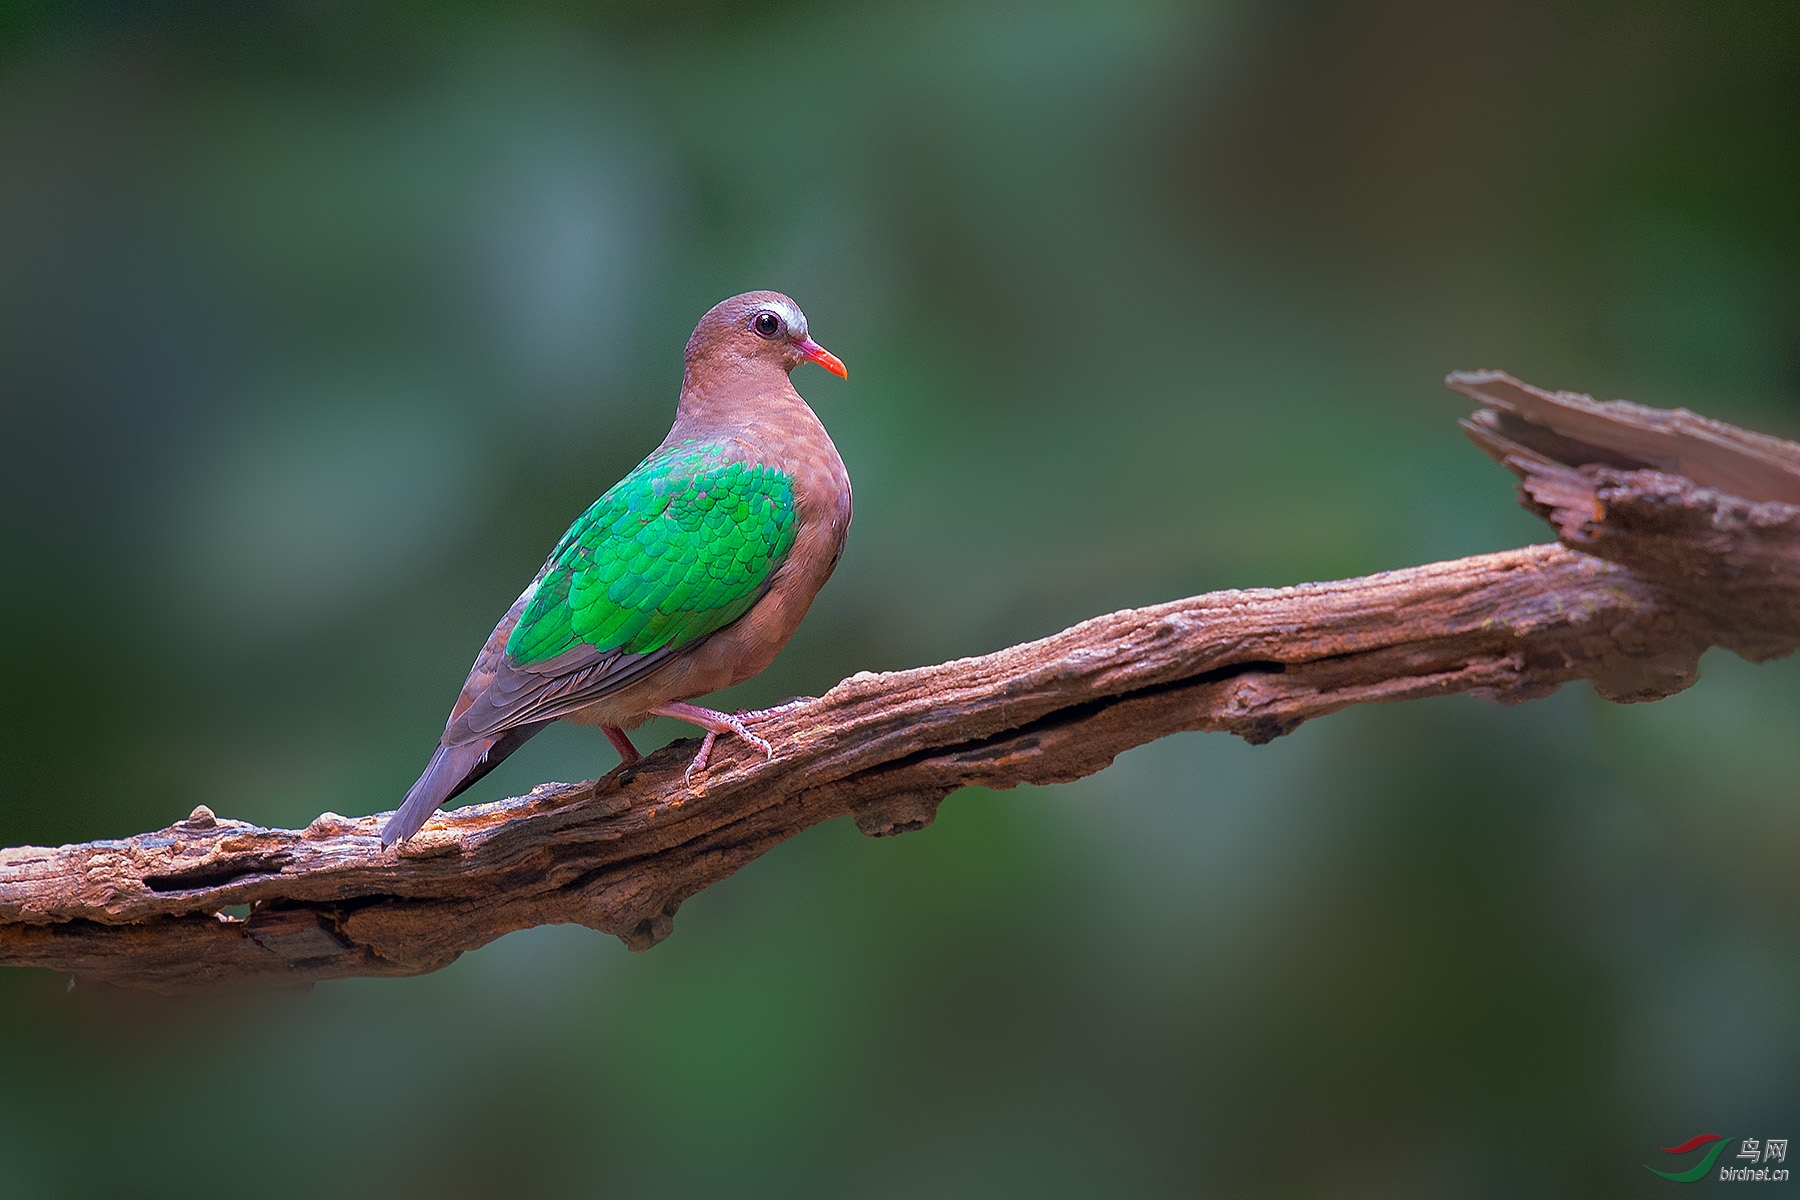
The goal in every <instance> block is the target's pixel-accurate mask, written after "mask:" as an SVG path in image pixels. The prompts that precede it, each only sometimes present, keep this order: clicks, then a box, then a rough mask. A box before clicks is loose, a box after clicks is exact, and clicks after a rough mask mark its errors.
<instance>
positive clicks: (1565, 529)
mask: <svg viewBox="0 0 1800 1200" xmlns="http://www.w3.org/2000/svg"><path fill="white" fill-rule="evenodd" d="M1450 382H1451V385H1452V386H1453V387H1455V388H1457V389H1458V390H1460V391H1463V392H1465V393H1466V394H1468V395H1470V396H1472V397H1473V398H1475V399H1476V400H1477V401H1479V402H1480V403H1482V404H1483V405H1485V406H1487V407H1486V408H1484V410H1483V411H1482V412H1480V413H1478V414H1477V415H1476V416H1475V417H1474V418H1472V419H1471V420H1470V421H1468V422H1465V424H1466V425H1468V427H1469V429H1470V433H1471V436H1473V437H1474V438H1475V439H1476V441H1477V442H1478V443H1479V444H1480V445H1482V447H1483V448H1484V449H1486V450H1487V451H1488V452H1489V453H1490V454H1493V455H1494V456H1495V457H1497V458H1499V459H1500V460H1501V461H1502V462H1504V463H1505V464H1506V465H1507V466H1509V467H1510V468H1512V469H1513V470H1514V471H1515V472H1516V473H1518V474H1519V475H1520V476H1521V478H1522V481H1523V482H1522V483H1521V485H1520V489H1521V494H1522V496H1523V498H1524V501H1525V503H1526V505H1527V507H1529V508H1531V509H1533V511H1536V512H1539V513H1541V514H1542V515H1544V516H1546V517H1547V518H1548V519H1550V520H1551V521H1552V523H1553V524H1555V525H1556V527H1557V529H1558V531H1559V534H1560V536H1561V537H1562V539H1563V541H1564V542H1565V545H1562V546H1555V545H1550V546H1532V547H1528V548H1526V549H1522V550H1512V551H1506V552H1503V553H1499V554H1486V555H1478V556H1476V557H1473V558H1465V559H1458V560H1456V561H1453V562H1444V563H1434V564H1431V565H1428V566H1422V567H1415V568H1412V569H1409V570H1403V571H1392V572H1386V573H1383V574H1379V575H1371V576H1367V577H1365V578H1361V579H1349V580H1342V581H1338V582H1333V583H1316V584H1304V585H1301V586H1299V587H1292V588H1280V589H1266V590H1254V591H1226V592H1214V593H1210V594H1208V595H1204V596H1196V597H1192V598H1190V599H1186V600H1177V601H1174V602H1172V603H1168V604H1161V605H1156V606H1153V607H1150V608H1143V609H1131V610H1126V611H1123V612H1116V613H1111V614H1109V615H1107V616H1102V617H1096V618H1094V619H1093V620H1090V621H1085V622H1083V623H1082V624H1080V625H1076V626H1074V627H1073V628H1070V629H1067V630H1064V631H1063V632H1061V633H1059V634H1056V635H1054V636H1053V637H1048V638H1044V639H1042V640H1041V641H1035V642H1028V643H1025V644H1022V645H1018V646H1013V647H1010V648H1008V649H1005V650H1001V651H998V652H996V653H994V654H988V655H984V656H982V657H979V658H968V659H959V660H957V661H955V662H948V663H943V664H940V665H938V666H933V667H923V668H919V669H917V670H911V671H898V672H891V673H887V674H879V675H876V674H869V673H863V674H859V675H856V676H853V677H852V678H850V679H847V680H845V681H844V682H842V683H840V684H839V685H838V686H837V687H835V688H833V689H832V690H831V691H830V692H828V693H827V694H826V695H825V696H823V697H821V698H819V699H818V700H816V701H813V702H811V703H809V704H807V705H805V706H803V707H800V708H798V709H796V710H793V711H791V712H787V713H784V714H782V715H780V716H778V717H775V718H773V719H771V720H769V721H768V722H767V723H766V724H764V725H762V726H761V727H760V731H761V732H762V733H763V734H764V735H765V736H767V737H768V738H769V739H770V740H771V741H773V742H774V743H775V745H776V746H778V747H779V748H780V749H779V753H778V755H777V757H776V758H775V759H774V760H773V761H772V762H765V761H763V760H762V759H761V757H760V756H759V755H756V754H754V753H753V752H750V751H748V750H746V748H744V747H743V746H742V745H740V744H738V743H736V742H728V741H721V743H720V745H719V747H718V754H717V757H716V759H715V764H714V767H713V769H712V771H711V774H710V776H709V777H708V780H707V786H706V788H705V790H704V791H703V792H700V793H691V792H690V791H689V790H688V788H687V787H686V785H685V784H684V782H683V779H682V773H683V769H684V767H685V766H686V764H687V761H688V759H689V757H690V756H691V754H692V752H693V743H692V742H688V741H684V742H678V743H675V744H674V745H672V746H670V747H667V748H665V749H664V750H662V751H659V752H658V753H656V754H653V755H651V756H649V757H648V758H647V759H646V760H645V761H644V762H643V763H642V764H641V765H640V767H639V768H638V770H637V771H636V772H635V774H634V775H633V776H631V777H629V778H619V777H617V776H616V775H615V776H609V777H607V778H605V779H602V780H600V781H598V782H589V783H580V784H548V785H544V786H542V787H539V788H537V789H535V790H534V791H533V792H532V793H531V794H530V795H528V796H523V797H517V798H514V799H508V800H502V801H499V802H497V803H492V804H482V805H474V806H470V807H467V808H463V809H460V810H457V811H455V812H453V813H448V814H441V815H440V816H438V817H437V818H435V819H434V820H433V821H432V822H431V823H430V824H428V825H427V826H426V828H425V830H424V831H423V832H422V833H421V834H419V835H418V836H417V837H415V838H414V839H412V840H411V841H410V842H408V843H406V844H404V845H403V846H401V847H399V848H398V849H396V850H384V849H383V848H382V846H381V843H380V839H379V836H378V830H379V827H380V818H379V817H362V818H345V817H339V816H337V815H335V814H331V813H327V814H325V815H323V816H321V817H319V818H318V819H317V820H315V821H314V822H313V823H312V824H311V825H310V826H308V827H307V828H306V829H303V830H279V829H261V828H258V827H256V826H252V825H248V824H245V823H242V822H237V821H226V820H219V819H217V818H215V817H214V816H213V814H212V813H210V812H208V811H206V810H204V809H199V810H196V811H195V813H194V814H193V815H192V816H190V817H189V818H188V819H187V820H186V821H182V822H179V823H177V824H175V825H173V826H171V827H169V828H168V829H164V830H159V831H157V832H155V833H147V834H141V835H139V836H137V837H134V838H129V839H126V840H123V841H107V842H91V843H87V844H84V845H78V846H64V847H61V848H59V849H40V848H36V847H22V848H19V849H12V850H4V851H0V963H6V964H13V965H35V966H46V967H54V968H56V969H59V970H65V971H71V972H74V973H75V974H76V975H77V976H78V977H82V978H92V979H98V980H105V981H109V982H112V983H116V984H122V985H126V986H133V987H143V988H153V989H157V990H165V991H178V990H183V989H191V988H195V987H202V986H209V985H218V984H227V983H241V982H278V983H289V982H306V981H311V980H317V979H330V978H337V977H342V976H349V975H406V974H416V973H420V972H425V971H431V970H435V969H437V968H438V967H441V966H444V965H446V964H447V963H449V962H451V961H452V960H454V959H455V958H456V956H457V955H459V954H460V953H462V952H463V951H464V950H468V949H471V948H473V947H476V946H480V945H482V944H484V943H486V942H488V941H491V940H492V939H494V938H496V937H499V936H500V935H501V934H503V933H506V932H509V931H511V930H514V929H522V928H526V927H529V926H534V925H541V924H550V923H562V922H575V923H580V924H584V925H589V926H592V927H593V928H596V929H601V930H605V931H606V932H609V933H613V934H615V935H617V936H618V937H620V938H621V939H623V940H624V941H625V942H626V943H627V944H628V945H630V946H632V947H634V948H639V949H642V948H645V947H648V946H650V945H652V944H654V943H655V942H656V941H658V940H660V939H661V938H663V937H664V936H666V935H667V934H668V933H669V930H670V927H671V923H672V920H673V917H674V914H675V911H676V908H677V907H678V906H679V905H680V903H681V902H682V901H683V900H685V899H686V898H687V897H689V896H691V895H693V894H695V893H696V892H698V891H700V890H701V889H702V888H705V887H706V886H708V885H709V884H712V883H715V882H717V881H719V880H720V879H723V878H725V877H726V876H728V875H730V874H731V873H732V872H733V871H735V870H737V869H738V868H739V867H740V866H742V865H743V864H745V863H747V862H749V861H750V860H751V859H753V858H756V857H757V856H758V855H760V854H762V853H763V852H765V851H766V850H768V849H770V848H771V847H773V846H775V845H776V844H777V843H779V842H781V841H783V840H785V839H787V838H789V837H792V836H794V835H795V834H796V833H798V832H800V831H801V830H803V829H806V828H808V827H809V826H812V825H815V824H818V823H819V822H821V821H825V820H829V819H831V818H833V817H836V816H840V815H843V814H846V813H847V814H850V815H851V816H852V817H853V818H854V819H855V821H856V824H857V826H858V828H860V829H861V830H862V831H863V832H864V833H868V834H871V835H873V836H885V835H889V834H894V833H901V832H904V831H906V830H910V829H918V828H920V827H922V826H924V825H927V824H929V823H930V822H931V820H932V818H933V816H934V815H935V814H936V810H937V805H938V802H939V801H940V800H942V799H943V798H944V797H945V796H946V795H948V794H949V793H950V792H952V791H954V790H955V789H957V788H960V787H966V786H970V785H981V786H986V787H992V788H1008V787H1012V786H1014V785H1015V784H1019V783H1057V782H1064V781H1068V780H1072V779H1078V778H1081V777H1082V776H1085V775H1089V774H1092V773H1093V772H1095V771H1098V770H1100V769H1101V768H1103V767H1105V766H1106V765H1108V764H1109V763H1111V762H1112V760H1113V758H1114V757H1115V756H1117V755H1118V754H1120V753H1121V752H1123V751H1125V750H1128V749H1130V748H1132V747H1134V746H1139V745H1142V744H1144V743H1146V742H1149V741H1153V740H1155V739H1156V738H1160V737H1163V736H1165V735H1167V734H1170V733H1175V732H1178V731H1181V730H1190V729H1208V730H1224V731H1227V732H1231V733H1236V734H1238V735H1240V736H1242V737H1244V738H1247V739H1248V740H1250V741H1252V742H1266V741H1269V740H1270V739H1272V738H1275V737H1278V736H1279V735H1281V734H1283V733H1287V732H1289V731H1291V730H1293V729H1294V728H1296V727H1297V726H1299V725H1300V724H1301V723H1302V722H1304V721H1306V720H1308V719H1310V718H1313V717H1317V716H1323V715H1324V714H1326V713H1330V712H1334V711H1336V710H1337V709H1340V708H1343V707H1345V706H1347V705H1350V704H1364V703H1374V702H1379V701H1389V700H1405V699H1412V698H1414V697H1419V696H1436V695H1444V694H1448V693H1452V692H1472V693H1475V694H1477V695H1480V696H1484V697H1487V698H1490V699H1496V700H1500V701H1504V702H1511V701H1519V700H1526V699H1530V698H1533V697H1537V696H1542V695H1545V694H1547V693H1549V692H1551V691H1553V690H1555V689H1556V688H1557V687H1559V686H1560V685H1562V684H1563V683H1566V682H1568V681H1570V680H1576V679H1591V680H1593V681H1594V684H1595V686H1596V687H1597V688H1598V689H1599V691H1600V692H1601V694H1602V695H1605V696H1607V697H1609V698H1612V699H1615V700H1621V701H1630V700H1651V699H1656V698H1658V697H1661V696H1665V695H1668V694H1670V693H1672V692H1675V691H1679V690H1680V689H1682V688H1684V687H1686V686H1688V685H1689V684H1690V683H1692V682H1693V681H1694V679H1695V671H1696V662H1697V660H1698V657H1699V655H1700V654H1701V653H1702V652H1703V651H1704V650H1706V649H1707V648H1708V647H1709V646H1713V645H1722V646H1728V647H1730V648H1732V649H1734V650H1736V651H1737V652H1739V653H1740V654H1744V655H1746V656H1747V657H1750V658H1753V659H1763V658H1767V657H1770V656H1772V655H1776V654H1784V653H1788V652H1790V651H1791V650H1793V649H1794V648H1795V647H1796V645H1800V446H1795V445H1793V444H1792V443H1787V442H1782V441H1779V440H1777V439H1773V438H1765V437H1763V436H1762V435H1759V434H1750V433H1746V432H1744V431H1741V430H1734V429H1732V428H1731V427H1730V426H1722V425H1719V424H1718V423H1716V422H1707V421H1703V420H1702V419H1701V418H1697V417H1693V416H1692V414H1684V413H1680V412H1676V413H1667V412H1661V411H1659V410H1655V409H1644V408H1641V407H1639V406H1636V405H1621V404H1620V403H1619V402H1613V403H1612V404H1596V403H1595V402H1594V401H1591V400H1589V399H1587V398H1586V397H1578V396H1567V395H1550V394H1547V393H1542V392H1538V391H1536V390H1535V389H1531V388H1528V387H1526V386H1525V385H1522V384H1519V383H1517V382H1516V381H1514V380H1511V379H1510V378H1508V377H1506V376H1503V375H1498V374H1492V373H1484V374H1479V375H1475V374H1471V375H1458V376H1452V377H1451V381H1450ZM1674 470H1680V471H1682V472H1684V473H1685V472H1692V474H1680V475H1678V474H1674V473H1672V472H1673V471H1674ZM1720 484H1728V485H1729V486H1730V487H1732V488H1736V489H1740V490H1739V491H1736V492H1727V491H1724V490H1721V488H1720V487H1719V486H1718V485H1720ZM1570 547H1576V548H1575V549H1571V548H1570ZM244 904H248V905H250V906H252V907H251V911H250V913H249V916H248V917H247V918H246V919H239V918H235V917H232V916H228V915H224V913H223V910H224V909H225V908H227V907H228V906H234V905H244Z"/></svg>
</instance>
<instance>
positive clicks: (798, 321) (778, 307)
mask: <svg viewBox="0 0 1800 1200" xmlns="http://www.w3.org/2000/svg"><path fill="white" fill-rule="evenodd" d="M765 310H767V311H769V312H772V313H777V314H779V315H780V317H781V322H782V324H784V325H786V326H787V328H788V332H789V333H790V334H792V335H794V336H795V337H805V336H806V314H805V313H803V312H801V311H800V310H799V309H798V308H795V307H794V306H793V305H792V304H788V303H786V302H785V301H782V300H771V301H769V302H768V303H767V304H762V305H758V306H757V309H756V311H757V312H763V311H765Z"/></svg>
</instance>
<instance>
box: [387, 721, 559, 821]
mask: <svg viewBox="0 0 1800 1200" xmlns="http://www.w3.org/2000/svg"><path fill="white" fill-rule="evenodd" d="M548 724H550V722H548V721H537V722H534V723H532V724H530V725H521V726H519V727H518V728H517V729H508V730H507V731H506V732H505V733H502V734H501V735H500V736H499V737H491V738H479V739H477V740H476V741H473V742H464V743H462V744H460V745H455V746H445V745H442V744H440V745H439V746H438V748H437V749H436V750H434V751H432V754H431V761H430V762H429V763H427V764H425V773H424V774H423V775H421V776H419V779H418V782H417V783H414V784H413V785H412V788H411V789H410V790H409V791H408V792H407V793H406V799H405V800H403V801H401V802H400V807H399V808H398V809H396V810H395V812H394V815H393V816H391V817H389V818H388V823H387V824H386V825H384V826H383V827H382V830H381V844H382V845H383V846H391V845H393V844H394V843H395V842H403V841H405V840H406V839H407V838H409V837H411V836H412V835H413V834H415V833H417V832H419V827H420V826H421V825H423V824H425V822H426V821H427V820H428V819H429V818H430V816H431V814H432V813H434V812H436V811H437V810H438V808H439V807H440V806H442V805H444V804H448V803H449V802H450V801H451V800H454V799H455V798H456V797H458V796H460V795H462V793H463V792H464V790H466V789H467V788H468V787H469V786H470V785H472V784H474V783H475V782H476V781H477V780H479V779H480V778H481V777H482V776H483V775H486V774H487V773H488V772H489V771H491V770H493V769H494V768H495V767H497V766H499V765H500V764H501V763H502V762H504V761H506V757H507V755H509V754H511V753H512V752H513V751H514V750H517V749H518V748H519V747H520V746H523V745H524V744H525V743H526V742H528V741H530V740H531V739H532V737H533V736H534V735H535V734H536V733H537V732H538V731H539V730H541V729H543V727H544V726H546V725H548Z"/></svg>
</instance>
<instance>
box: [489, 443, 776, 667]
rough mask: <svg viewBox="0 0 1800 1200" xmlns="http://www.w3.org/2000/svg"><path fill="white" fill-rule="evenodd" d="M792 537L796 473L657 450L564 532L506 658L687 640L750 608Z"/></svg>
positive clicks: (647, 648)
mask: <svg viewBox="0 0 1800 1200" xmlns="http://www.w3.org/2000/svg"><path fill="white" fill-rule="evenodd" d="M793 544H794V489H793V483H792V481H791V480H790V479H789V478H788V476H787V475H786V474H784V473H782V472H781V471H778V470H776V469H774V468H773V467H768V466H764V465H762V464H760V463H743V462H720V461H718V458H717V454H716V451H705V450H699V451H696V450H693V449H692V448H688V447H676V448H674V449H673V450H672V451H669V452H665V453H662V454H656V455H652V456H651V457H649V458H647V459H645V460H644V461H643V462H642V463H641V464H639V465H638V467H637V469H636V470H634V471H632V473H631V474H629V475H627V476H626V477H625V478H624V479H622V480H620V481H619V482H618V483H617V484H615V485H614V486H613V487H612V488H611V489H610V490H609V491H608V492H607V493H606V495H604V496H602V497H600V499H598V500H596V501H594V503H593V506H592V507H590V508H589V509H588V510H587V512H585V513H583V514H582V516H581V518H580V519H579V520H577V521H576V522H575V524H574V525H572V526H570V527H569V531H568V532H567V533H565V534H564V535H563V539H562V541H561V542H560V543H559V544H558V545H557V548H556V551H555V552H554V553H553V554H552V555H551V562H550V567H549V570H548V571H547V572H546V573H545V575H544V577H543V578H542V579H541V580H540V581H539V582H538V586H537V591H536V592H535V593H534V594H533V596H532V599H531V602H530V603H529V604H528V605H526V608H525V612H524V614H523V615H522V616H521V617H520V618H519V623H518V625H517V626H516V627H515V628H514V629H513V632H512V636H511V637H510V638H509V639H508V640H507V643H506V652H507V655H508V656H509V657H511V658H512V659H513V660H514V661H515V662H518V663H520V664H522V665H529V664H531V663H538V662H543V661H545V660H547V659H551V658H555V657H556V656H557V655H559V654H562V653H563V652H564V651H566V650H569V649H571V648H572V647H574V646H576V645H577V644H579V643H583V642H585V643H587V644H588V645H591V646H594V647H595V648H596V649H599V650H601V651H603V652H612V651H618V652H621V653H625V654H648V653H650V652H651V651H654V650H660V649H662V648H663V647H665V646H669V647H680V646H684V645H686V644H687V643H689V642H693V641H696V640H698V639H700V638H703V637H705V636H706V635H707V634H709V633H712V632H713V631H714V630H717V629H721V628H723V627H724V626H726V625H729V624H730V623H731V622H733V621H735V620H737V619H738V618H739V617H741V616H743V615H744V613H745V612H747V611H749V609H750V606H751V605H752V604H754V603H756V600H757V598H758V597H759V596H761V595H762V594H763V591H764V589H765V588H766V587H767V586H768V582H769V577H770V576H771V575H773V574H774V572H775V568H776V567H778V566H780V565H781V561H782V559H783V558H785V557H786V556H787V552H788V550H789V549H790V548H791V547H792V546H793Z"/></svg>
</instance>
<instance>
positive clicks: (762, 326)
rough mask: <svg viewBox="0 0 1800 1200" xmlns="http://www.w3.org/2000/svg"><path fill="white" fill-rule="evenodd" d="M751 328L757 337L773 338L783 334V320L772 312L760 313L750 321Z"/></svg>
mask: <svg viewBox="0 0 1800 1200" xmlns="http://www.w3.org/2000/svg"><path fill="white" fill-rule="evenodd" d="M750 328H751V329H753V330H755V331H756V336H757V337H766V338H772V337H774V336H775V335H776V334H778V333H780V332H781V318H780V317H778V316H776V315H775V314H774V313H772V312H766V311H765V312H759V313H757V314H756V316H754V317H752V318H751V319H750Z"/></svg>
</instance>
